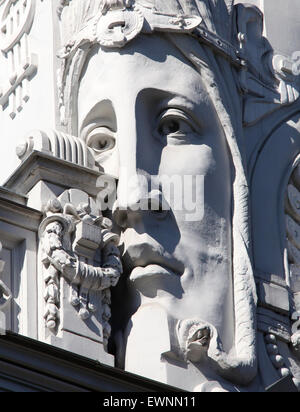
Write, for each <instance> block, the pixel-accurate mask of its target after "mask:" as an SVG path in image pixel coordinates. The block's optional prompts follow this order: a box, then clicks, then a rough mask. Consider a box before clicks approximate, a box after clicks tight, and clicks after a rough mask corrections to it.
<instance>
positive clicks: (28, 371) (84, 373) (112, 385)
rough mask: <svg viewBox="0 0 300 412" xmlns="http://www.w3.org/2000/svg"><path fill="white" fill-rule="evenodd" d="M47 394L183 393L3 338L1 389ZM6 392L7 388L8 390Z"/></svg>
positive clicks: (49, 348)
mask: <svg viewBox="0 0 300 412" xmlns="http://www.w3.org/2000/svg"><path fill="white" fill-rule="evenodd" d="M3 380H4V381H6V382H7V388H6V390H13V391H15V392H16V391H17V390H14V387H13V384H12V382H15V383H16V382H17V383H18V386H19V389H21V388H22V387H23V388H24V390H26V387H30V388H31V391H34V392H44V391H46V390H47V391H49V390H50V391H55V392H65V391H68V392H69V391H70V392H179V391H181V390H179V389H177V388H174V387H171V386H168V385H164V384H160V383H158V382H155V381H151V380H149V379H145V378H143V377H139V376H136V375H133V374H130V373H128V372H124V371H122V370H120V369H117V368H112V367H109V366H105V365H102V364H100V363H99V362H96V361H91V360H89V359H86V358H84V357H81V356H78V355H74V354H73V353H70V352H67V351H64V350H62V349H58V348H54V347H52V346H50V345H47V344H44V343H40V342H38V341H35V340H32V339H29V338H26V337H23V336H20V335H16V334H13V333H10V332H8V333H7V334H6V335H5V336H0V388H1V386H2V387H3V384H2V385H1V381H2V382H3ZM4 389H5V388H4Z"/></svg>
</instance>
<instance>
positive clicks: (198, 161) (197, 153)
mask: <svg viewBox="0 0 300 412" xmlns="http://www.w3.org/2000/svg"><path fill="white" fill-rule="evenodd" d="M214 167H215V160H214V156H213V152H212V149H211V148H210V147H208V146H206V145H180V146H177V147H166V148H165V149H164V150H163V153H162V159H161V167H160V174H167V175H174V174H175V175H182V176H183V175H191V176H196V175H203V176H205V175H207V174H208V173H209V172H211V171H213V170H214Z"/></svg>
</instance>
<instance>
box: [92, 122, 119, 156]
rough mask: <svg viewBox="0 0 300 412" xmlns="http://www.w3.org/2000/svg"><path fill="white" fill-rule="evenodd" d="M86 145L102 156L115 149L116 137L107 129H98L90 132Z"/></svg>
mask: <svg viewBox="0 0 300 412" xmlns="http://www.w3.org/2000/svg"><path fill="white" fill-rule="evenodd" d="M86 143H87V146H89V147H90V148H91V149H93V150H94V151H95V152H96V153H98V154H100V153H104V152H107V151H108V150H111V149H113V148H114V147H115V137H114V134H113V132H112V131H111V130H110V129H108V128H107V127H97V128H96V129H93V130H92V131H91V132H89V134H88V136H87V139H86Z"/></svg>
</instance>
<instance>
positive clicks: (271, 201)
mask: <svg viewBox="0 0 300 412" xmlns="http://www.w3.org/2000/svg"><path fill="white" fill-rule="evenodd" d="M299 130H300V114H299V113H298V114H297V115H294V117H293V118H291V119H290V120H289V121H287V122H286V123H284V124H281V126H279V127H278V128H277V129H276V130H275V131H273V133H272V134H271V135H270V136H269V138H268V139H267V140H266V141H265V143H264V145H263V147H262V148H261V151H260V153H259V154H258V156H257V159H256V162H255V167H254V168H253V171H252V180H251V194H252V204H251V207H252V241H253V245H254V246H253V260H254V267H255V269H256V270H257V271H261V272H264V273H267V274H276V275H278V276H279V277H281V278H282V279H285V280H286V281H287V283H289V279H288V273H287V268H286V226H285V213H284V210H285V195H286V188H287V185H288V182H289V179H290V176H291V173H292V171H293V167H294V164H295V161H296V159H297V157H298V155H299V153H300V136H299ZM272 205H276V207H272Z"/></svg>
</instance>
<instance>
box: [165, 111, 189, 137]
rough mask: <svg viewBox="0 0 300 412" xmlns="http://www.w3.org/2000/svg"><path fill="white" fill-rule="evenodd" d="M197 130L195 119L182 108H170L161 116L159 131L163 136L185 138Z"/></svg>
mask: <svg viewBox="0 0 300 412" xmlns="http://www.w3.org/2000/svg"><path fill="white" fill-rule="evenodd" d="M195 132H196V125H195V123H194V121H193V120H192V119H191V118H190V116H188V115H187V114H186V113H185V112H183V111H182V110H178V109H168V110H166V111H165V112H163V114H162V115H161V116H160V119H159V126H158V133H159V135H160V136H162V137H164V136H166V137H174V138H176V137H177V138H180V137H181V138H184V137H186V136H188V135H191V134H193V133H195Z"/></svg>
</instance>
